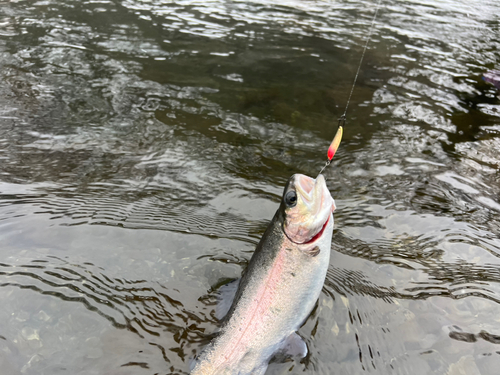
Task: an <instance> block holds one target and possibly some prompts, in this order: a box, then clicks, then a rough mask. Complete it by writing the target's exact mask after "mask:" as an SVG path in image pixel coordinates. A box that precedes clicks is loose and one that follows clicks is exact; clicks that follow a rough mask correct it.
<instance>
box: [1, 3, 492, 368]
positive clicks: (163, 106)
mask: <svg viewBox="0 0 500 375" xmlns="http://www.w3.org/2000/svg"><path fill="white" fill-rule="evenodd" d="M374 10H375V4H374V2H368V1H342V2H321V1H307V2H302V1H286V2H281V3H280V5H276V4H273V3H272V2H267V1H260V2H258V1H252V2H228V1H221V0H214V1H203V2H202V1H179V2H175V3H172V2H168V1H164V0H163V1H162V0H159V1H157V0H150V1H146V0H143V1H141V0H128V1H120V2H111V1H107V0H103V1H100V0H91V1H70V0H62V1H59V0H58V1H55V0H47V1H37V2H34V1H22V0H21V1H9V2H0V25H1V26H0V56H1V57H0V241H1V242H0V243H1V246H0V300H1V301H2V303H1V306H0V366H1V368H2V375H11V374H37V375H40V374H51V375H52V374H171V373H173V374H182V373H187V369H188V366H189V359H190V358H191V357H192V355H193V353H196V352H198V351H199V350H200V348H201V347H202V345H203V344H204V343H205V342H206V340H207V337H209V334H210V333H212V332H213V331H214V330H215V328H216V320H215V318H214V303H215V297H214V296H215V294H214V291H215V290H216V288H217V287H218V286H219V285H220V284H221V283H223V282H225V281H227V280H229V279H232V278H236V277H238V276H239V275H240V274H241V271H242V269H243V268H244V267H245V265H246V263H247V261H248V260H249V258H250V256H251V254H252V251H253V249H254V247H255V244H256V243H257V242H258V240H259V238H260V236H261V235H262V233H263V231H264V229H265V228H266V226H267V223H268V222H269V220H270V219H271V217H272V215H273V213H274V211H275V210H276V208H277V205H278V201H279V199H280V195H281V191H282V188H283V185H284V183H285V182H286V180H287V179H288V178H289V176H290V175H291V174H293V173H297V172H299V173H305V174H309V175H314V174H315V173H317V171H319V169H320V167H321V165H322V163H323V161H322V160H323V158H324V156H325V153H326V149H327V147H328V144H329V142H330V140H331V138H332V136H333V134H334V132H335V129H336V119H337V118H338V116H340V115H341V114H342V111H343V109H344V107H345V104H346V103H345V102H346V99H347V96H348V92H349V90H350V85H351V84H352V81H353V79H354V74H355V71H356V68H357V63H358V61H359V58H360V56H361V52H362V48H363V46H364V43H365V41H366V36H367V33H368V30H369V27H370V23H371V17H372V15H373V12H374ZM499 14H500V4H499V3H498V2H496V1H492V0H490V1H485V0H481V1H479V0H474V1H464V0H462V1H439V2H437V1H424V0H414V1H402V0H401V1H395V2H387V1H383V2H382V6H381V9H380V11H379V15H378V19H377V23H376V25H375V29H374V35H373V38H372V40H371V42H370V44H369V48H368V50H367V52H366V56H365V60H364V64H363V68H362V70H361V73H360V77H359V81H358V85H357V87H356V90H355V91H354V94H353V98H352V101H351V104H350V107H349V112H348V123H347V125H346V127H345V132H344V139H343V142H342V144H341V146H340V149H339V151H338V153H337V155H336V156H335V159H334V163H333V165H332V166H331V167H329V168H328V169H327V170H326V171H325V175H326V177H327V179H328V181H327V183H328V186H329V188H330V190H331V192H332V195H333V197H334V198H335V199H336V202H337V210H336V213H335V220H336V224H335V225H336V229H335V232H334V238H333V243H332V259H331V265H330V269H329V272H328V276H327V280H326V283H325V287H324V289H323V293H322V294H321V297H320V299H319V301H318V304H317V308H316V309H315V310H314V311H313V313H312V315H311V317H310V318H309V320H308V321H307V322H306V323H305V325H304V326H303V327H302V328H301V330H300V334H301V335H302V336H303V337H304V338H305V340H306V342H307V345H308V347H309V352H310V353H309V355H308V357H307V358H306V359H304V360H303V361H300V362H299V361H292V362H287V363H284V364H272V365H271V366H270V368H269V370H268V372H267V374H284V373H292V374H302V373H304V372H305V373H307V374H351V375H352V374H364V373H371V374H387V373H393V374H412V375H418V374H430V373H436V374H450V375H452V374H453V375H454V374H467V375H471V374H472V375H475V374H495V373H496V372H497V368H498V364H499V363H500V259H499V257H500V239H499V236H498V233H500V220H499V212H500V177H499V172H498V170H499V166H500V151H498V150H499V149H500V101H499V99H498V96H497V95H498V94H499V93H498V92H496V91H495V89H494V87H493V86H489V85H487V84H486V83H485V82H484V81H483V80H482V78H481V77H482V74H483V73H485V72H486V71H488V70H490V69H493V68H495V67H497V68H498V65H497V64H498V61H499V57H500V52H499V47H500V41H499V39H498V33H499V24H500V17H499V16H498V15H499Z"/></svg>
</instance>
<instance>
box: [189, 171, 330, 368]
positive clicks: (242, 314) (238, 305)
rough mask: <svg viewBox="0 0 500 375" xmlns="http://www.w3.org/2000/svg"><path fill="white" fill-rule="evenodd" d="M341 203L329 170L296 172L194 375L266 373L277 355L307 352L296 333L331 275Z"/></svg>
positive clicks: (300, 354) (298, 354)
mask: <svg viewBox="0 0 500 375" xmlns="http://www.w3.org/2000/svg"><path fill="white" fill-rule="evenodd" d="M334 209H335V202H334V200H333V198H332V196H331V195H330V192H329V191H328V188H327V187H326V183H325V178H324V177H323V175H319V176H318V177H317V178H316V179H312V178H310V177H307V176H304V175H300V174H296V175H293V176H292V177H291V178H290V180H289V181H288V183H287V184H286V186H285V189H284V192H283V198H282V200H281V204H280V207H279V209H278V211H277V212H276V214H275V215H274V218H273V219H272V221H271V223H270V224H269V226H268V228H267V230H266V231H265V233H264V235H263V236H262V239H261V240H260V242H259V244H258V245H257V248H256V249H255V253H254V254H253V256H252V258H251V259H250V263H249V264H248V267H247V269H246V270H245V271H244V273H243V277H242V278H241V281H240V282H239V285H238V288H237V291H236V294H235V296H234V299H233V302H232V304H231V307H230V308H229V311H228V313H227V315H226V317H225V318H224V320H223V323H222V326H221V329H220V332H219V335H218V336H217V337H216V338H215V339H214V340H213V341H212V342H210V343H209V344H208V346H207V347H206V348H205V350H203V351H202V353H201V354H200V356H199V358H198V359H197V361H196V362H195V365H194V368H193V370H192V372H191V375H246V374H252V375H259V374H260V375H262V374H264V373H265V372H266V369H267V366H268V364H269V361H270V360H271V359H272V358H273V357H274V356H276V355H284V356H290V355H293V356H301V357H304V356H305V355H306V354H307V347H306V344H305V343H304V341H303V340H302V339H301V338H300V336H299V335H298V334H297V333H296V331H297V330H298V329H299V328H300V326H301V325H302V324H303V323H304V321H305V320H306V319H307V317H308V316H309V314H310V313H311V310H312V309H313V307H314V304H315V303H316V300H317V299H318V297H319V294H320V292H321V288H322V287H323V283H324V281H325V277H326V271H327V269H328V264H329V259H330V246H331V241H332V232H333V211H334Z"/></svg>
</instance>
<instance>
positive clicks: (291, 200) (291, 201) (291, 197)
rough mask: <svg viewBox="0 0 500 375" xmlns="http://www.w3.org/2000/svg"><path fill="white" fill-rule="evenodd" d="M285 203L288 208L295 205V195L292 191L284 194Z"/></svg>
mask: <svg viewBox="0 0 500 375" xmlns="http://www.w3.org/2000/svg"><path fill="white" fill-rule="evenodd" d="M285 203H286V205H287V206H288V207H295V205H296V204H297V193H296V192H295V191H294V190H290V191H289V192H287V193H286V194H285Z"/></svg>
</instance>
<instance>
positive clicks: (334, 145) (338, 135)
mask: <svg viewBox="0 0 500 375" xmlns="http://www.w3.org/2000/svg"><path fill="white" fill-rule="evenodd" d="M343 132H344V130H343V129H342V126H339V129H338V130H337V133H335V137H333V141H332V143H331V144H330V147H328V153H327V156H328V160H329V161H332V159H333V157H334V156H335V153H336V152H337V149H338V148H339V145H340V141H341V140H342V134H343Z"/></svg>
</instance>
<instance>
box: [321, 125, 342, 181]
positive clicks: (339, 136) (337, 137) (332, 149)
mask: <svg viewBox="0 0 500 375" xmlns="http://www.w3.org/2000/svg"><path fill="white" fill-rule="evenodd" d="M343 125H345V116H344V115H342V116H341V117H340V118H339V128H338V129H337V132H336V133H335V137H333V141H332V143H330V147H328V151H327V153H326V157H327V158H328V160H327V161H326V163H325V165H324V166H323V168H321V170H320V171H319V173H318V176H319V175H320V174H321V172H323V170H324V169H325V168H326V167H328V166H329V165H330V163H331V162H332V159H333V157H334V156H335V153H336V152H337V149H338V148H339V145H340V141H341V140H342V134H344V128H343ZM316 178H317V177H316Z"/></svg>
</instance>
